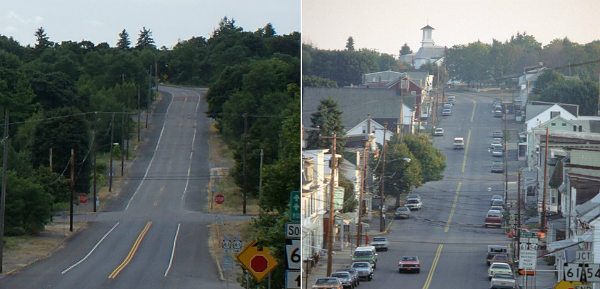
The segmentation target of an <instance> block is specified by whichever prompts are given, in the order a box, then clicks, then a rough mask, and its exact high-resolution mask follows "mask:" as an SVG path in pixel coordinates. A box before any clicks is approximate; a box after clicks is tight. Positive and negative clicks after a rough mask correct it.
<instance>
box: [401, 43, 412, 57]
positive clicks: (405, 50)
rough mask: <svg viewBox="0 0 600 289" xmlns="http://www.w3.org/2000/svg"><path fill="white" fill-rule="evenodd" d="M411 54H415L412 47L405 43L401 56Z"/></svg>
mask: <svg viewBox="0 0 600 289" xmlns="http://www.w3.org/2000/svg"><path fill="white" fill-rule="evenodd" d="M411 53H413V51H412V50H411V49H410V46H408V43H406V42H404V45H402V48H400V55H406V54H411Z"/></svg>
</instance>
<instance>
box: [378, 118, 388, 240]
mask: <svg viewBox="0 0 600 289" xmlns="http://www.w3.org/2000/svg"><path fill="white" fill-rule="evenodd" d="M386 131H387V122H386V123H384V124H383V155H382V157H383V161H382V162H381V171H382V173H381V195H380V196H379V197H380V198H381V205H380V206H379V232H383V231H384V230H385V218H384V216H383V214H384V213H385V212H384V211H383V204H384V203H385V194H384V193H383V192H384V180H385V145H386V141H385V133H386Z"/></svg>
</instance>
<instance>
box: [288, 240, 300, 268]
mask: <svg viewBox="0 0 600 289" xmlns="http://www.w3.org/2000/svg"><path fill="white" fill-rule="evenodd" d="M285 255H286V256H287V267H288V269H298V270H300V263H301V262H302V257H301V256H300V240H292V244H291V245H285Z"/></svg>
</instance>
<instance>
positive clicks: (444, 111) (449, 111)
mask: <svg viewBox="0 0 600 289" xmlns="http://www.w3.org/2000/svg"><path fill="white" fill-rule="evenodd" d="M451 114H452V110H450V109H449V108H444V110H442V115H443V116H448V115H451Z"/></svg>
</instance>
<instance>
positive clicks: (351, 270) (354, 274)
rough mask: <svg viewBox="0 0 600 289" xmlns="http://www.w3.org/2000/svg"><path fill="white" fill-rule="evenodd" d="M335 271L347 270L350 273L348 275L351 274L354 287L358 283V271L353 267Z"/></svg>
mask: <svg viewBox="0 0 600 289" xmlns="http://www.w3.org/2000/svg"><path fill="white" fill-rule="evenodd" d="M336 272H348V273H350V276H352V281H353V283H354V287H356V286H358V285H360V278H359V277H358V271H356V269H354V268H342V269H337V271H336Z"/></svg>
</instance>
